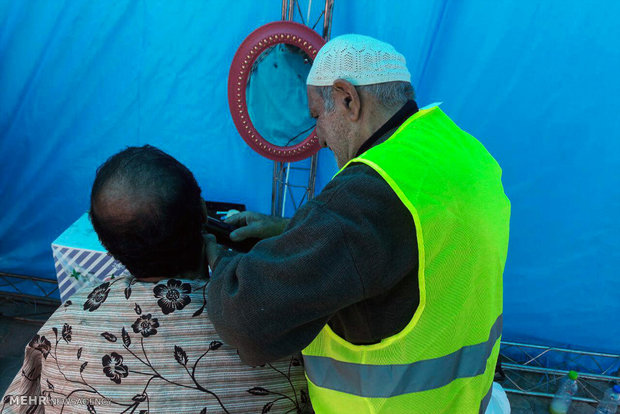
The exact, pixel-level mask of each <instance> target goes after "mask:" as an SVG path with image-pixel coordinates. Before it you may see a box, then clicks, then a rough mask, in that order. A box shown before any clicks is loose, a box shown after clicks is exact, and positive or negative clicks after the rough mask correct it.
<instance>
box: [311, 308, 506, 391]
mask: <svg viewBox="0 0 620 414" xmlns="http://www.w3.org/2000/svg"><path fill="white" fill-rule="evenodd" d="M501 334H502V315H500V316H499V317H498V318H497V320H496V321H495V323H494V324H493V326H492V327H491V331H490V332H489V339H488V340H487V341H486V342H482V343H479V344H476V345H468V346H464V347H463V348H461V349H459V350H458V351H455V352H453V353H451V354H448V355H446V356H443V357H439V358H433V359H426V360H423V361H417V362H414V363H412V364H397V365H396V364H395V365H366V364H356V363H351V362H342V361H336V360H335V359H332V358H328V357H322V356H312V355H304V362H305V368H306V375H307V376H308V378H309V379H310V381H312V383H314V384H315V385H316V386H318V387H322V388H327V389H330V390H335V391H340V392H344V393H347V394H353V395H359V396H360V397H366V398H388V397H393V396H396V395H401V394H409V393H412V392H421V391H428V390H432V389H435V388H439V387H443V386H444V385H447V384H449V383H451V382H452V381H454V380H456V379H458V378H467V377H475V376H477V375H480V374H482V373H484V371H485V369H486V364H487V360H488V359H489V356H491V352H492V350H493V346H494V345H495V343H496V342H497V340H498V339H499V337H500V336H501Z"/></svg>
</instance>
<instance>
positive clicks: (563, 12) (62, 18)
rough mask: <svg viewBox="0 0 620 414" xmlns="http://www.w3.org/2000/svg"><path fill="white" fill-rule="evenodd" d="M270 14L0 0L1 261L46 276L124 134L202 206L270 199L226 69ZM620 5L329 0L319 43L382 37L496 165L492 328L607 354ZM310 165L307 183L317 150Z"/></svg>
mask: <svg viewBox="0 0 620 414" xmlns="http://www.w3.org/2000/svg"><path fill="white" fill-rule="evenodd" d="M318 3H320V2H313V4H312V9H313V10H312V11H311V18H310V21H312V22H314V21H315V20H316V19H317V18H318V16H319V14H320V8H321V6H322V4H318ZM307 4H308V2H307V1H301V9H302V12H303V15H304V18H306V7H307ZM280 13H281V9H280V2H273V3H267V2H255V1H250V0H241V1H236V2H219V1H183V2H180V1H179V2H174V1H172V2H171V1H163V0H149V1H146V0H136V1H134V0H126V1H116V2H108V1H99V2H93V1H61V0H54V1H47V0H39V1H37V0H33V1H27V2H22V1H11V0H0V157H1V158H0V197H1V198H0V200H1V203H0V206H1V208H2V210H1V213H0V271H2V272H11V273H18V274H30V275H36V276H41V277H47V278H50V279H54V277H55V276H54V267H53V261H52V255H51V250H50V243H51V242H52V241H53V240H54V239H55V238H56V237H58V235H60V234H61V233H62V232H63V230H65V229H66V228H67V227H69V225H70V224H71V223H72V222H74V221H75V220H76V219H77V218H78V217H80V216H81V215H82V214H83V213H84V212H85V211H86V210H87V208H88V197H89V191H90V185H91V183H92V180H93V178H94V173H95V169H96V167H97V166H98V165H99V164H101V163H102V162H103V161H104V160H105V159H106V158H107V157H108V156H110V155H112V154H113V153H115V152H117V151H119V150H121V149H123V148H125V147H126V146H128V145H142V144H145V143H150V144H152V145H155V146H158V147H160V148H162V149H163V150H164V151H167V152H169V153H170V154H172V155H173V156H175V157H176V158H178V159H179V160H180V161H181V162H183V163H185V164H186V165H187V166H188V167H189V168H190V169H191V170H192V171H193V172H194V174H195V175H196V177H197V179H198V181H199V183H200V185H201V187H202V189H203V192H204V196H205V198H207V199H211V200H225V201H231V202H243V203H245V204H246V205H247V206H248V208H250V209H253V210H258V211H262V212H269V211H270V205H271V175H272V169H273V164H272V162H271V161H269V160H266V159H264V158H262V157H260V156H259V155H258V154H256V153H254V152H253V151H252V150H251V149H250V148H249V147H247V146H246V145H245V143H244V142H243V140H242V139H241V138H240V137H239V135H238V133H237V131H236V130H235V128H234V125H233V123H232V119H231V117H230V114H229V110H228V103H227V96H226V80H227V75H228V69H229V65H230V62H231V61H232V58H233V55H234V53H235V51H236V49H237V46H238V45H239V44H240V43H241V42H242V40H243V39H244V38H245V37H246V36H247V35H248V34H249V33H250V32H251V31H252V30H254V29H256V28H257V27H259V26H261V25H263V24H265V23H268V22H270V21H274V20H278V19H280V17H281V16H280ZM618 15H620V3H618V2H611V1H592V2H587V3H584V2H582V1H577V0H567V1H561V2H560V1H553V0H552V1H548V2H488V1H483V0H472V1H468V2H455V1H447V0H445V1H441V0H438V1H434V2H428V1H422V0H415V1H407V2H405V1H395V2H389V3H381V4H380V5H379V4H378V3H369V2H357V1H352V0H337V1H336V4H335V9H334V19H333V29H332V36H337V35H339V34H344V33H351V32H357V33H362V34H366V35H370V36H375V37H377V38H380V39H382V40H385V41H387V42H390V43H392V44H393V45H394V46H395V47H396V49H397V50H399V51H400V52H402V53H403V54H404V55H405V57H406V58H407V61H408V65H409V67H410V70H411V73H412V79H413V83H414V86H415V88H416V93H417V100H418V103H419V104H420V105H425V104H427V103H430V102H433V101H443V102H444V104H443V105H442V108H443V110H444V111H446V113H448V114H449V115H450V116H451V117H452V118H453V119H454V120H455V121H456V122H457V123H458V124H459V125H460V126H461V127H462V128H463V129H465V130H466V131H468V132H470V133H472V134H473V135H474V136H476V137H477V138H478V139H479V140H480V141H481V142H482V143H483V144H484V145H485V146H486V147H487V148H488V149H489V151H490V152H491V153H492V154H493V155H494V156H495V158H496V159H497V160H498V162H499V163H500V165H501V166H502V168H503V171H504V186H505V189H506V192H507V194H508V196H509V198H510V199H511V201H512V223H511V240H510V248H509V253H508V262H507V265H506V271H505V276H504V290H505V318H504V320H505V328H504V339H512V340H525V341H531V342H538V343H547V344H565V345H570V346H573V347H577V348H586V349H597V350H602V351H611V352H620V342H618V341H617V338H618V337H619V336H620V325H619V324H617V323H615V322H614V319H613V317H612V316H613V315H615V314H618V312H619V311H620V301H618V299H617V298H618V295H617V289H615V286H616V284H617V276H618V275H619V272H618V264H619V263H620V237H619V236H618V234H620V225H619V224H618V220H617V219H616V217H614V216H613V213H617V212H618V211H620V185H619V184H620V182H619V181H620V180H619V179H618V177H619V174H618V171H617V169H618V166H620V139H618V138H619V135H620V134H619V133H620V117H619V116H618V113H619V104H618V103H617V95H618V92H620V80H619V79H618V68H620V52H619V49H618V47H617V40H618V39H619V38H620V25H618V24H617V19H615V18H614V16H618ZM296 20H297V21H301V19H300V18H299V17H297V18H296ZM319 26H320V24H319ZM318 168H319V173H318V178H317V189H318V190H320V189H321V188H322V187H323V186H324V185H325V184H326V183H327V182H328V181H329V179H330V178H331V176H332V175H333V174H334V172H335V171H336V165H335V162H334V160H333V157H332V155H331V153H329V152H328V151H326V150H322V151H320V152H319V167H318ZM289 214H290V210H289Z"/></svg>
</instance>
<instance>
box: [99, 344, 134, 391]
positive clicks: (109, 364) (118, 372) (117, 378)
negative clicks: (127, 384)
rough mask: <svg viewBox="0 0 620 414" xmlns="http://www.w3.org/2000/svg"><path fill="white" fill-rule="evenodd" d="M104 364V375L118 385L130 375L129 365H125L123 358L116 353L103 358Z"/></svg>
mask: <svg viewBox="0 0 620 414" xmlns="http://www.w3.org/2000/svg"><path fill="white" fill-rule="evenodd" d="M101 363H102V364H103V373H104V374H105V375H106V376H107V377H108V378H110V381H113V382H115V383H117V384H120V383H121V378H126V377H127V375H128V374H129V370H128V369H127V365H123V357H122V356H121V355H119V354H117V353H116V352H112V353H111V354H110V355H107V354H106V355H104V356H103V358H101Z"/></svg>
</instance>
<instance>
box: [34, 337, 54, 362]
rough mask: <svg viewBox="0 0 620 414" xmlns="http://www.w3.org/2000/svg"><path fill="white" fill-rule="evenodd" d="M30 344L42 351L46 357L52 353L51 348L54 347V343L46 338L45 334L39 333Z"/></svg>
mask: <svg viewBox="0 0 620 414" xmlns="http://www.w3.org/2000/svg"><path fill="white" fill-rule="evenodd" d="M28 346H29V347H31V348H34V349H36V350H37V351H39V352H41V353H42V354H43V357H44V358H47V356H48V355H49V353H50V350H51V349H52V343H51V342H50V341H48V340H47V339H46V338H45V336H39V335H35V336H34V338H32V340H31V341H30V343H29V344H28Z"/></svg>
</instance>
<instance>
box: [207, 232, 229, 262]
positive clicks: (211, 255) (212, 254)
mask: <svg viewBox="0 0 620 414" xmlns="http://www.w3.org/2000/svg"><path fill="white" fill-rule="evenodd" d="M202 238H203V240H204V242H205V243H204V249H205V254H206V257H207V264H208V265H209V267H211V270H213V267H214V266H213V265H214V264H215V261H216V260H217V258H218V257H219V255H220V254H221V253H222V252H223V250H224V248H223V247H222V246H220V245H219V244H217V242H216V241H215V236H214V235H212V234H209V233H202Z"/></svg>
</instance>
